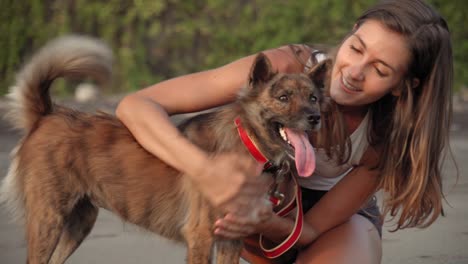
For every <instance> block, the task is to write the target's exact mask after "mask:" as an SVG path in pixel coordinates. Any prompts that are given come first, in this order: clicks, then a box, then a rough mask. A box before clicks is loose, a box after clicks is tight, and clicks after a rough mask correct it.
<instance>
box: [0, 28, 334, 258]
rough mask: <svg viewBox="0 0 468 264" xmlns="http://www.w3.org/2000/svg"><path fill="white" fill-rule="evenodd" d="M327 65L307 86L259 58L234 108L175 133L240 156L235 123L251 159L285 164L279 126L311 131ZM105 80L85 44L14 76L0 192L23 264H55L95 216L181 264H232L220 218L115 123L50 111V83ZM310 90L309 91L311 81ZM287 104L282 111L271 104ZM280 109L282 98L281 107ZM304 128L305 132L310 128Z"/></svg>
mask: <svg viewBox="0 0 468 264" xmlns="http://www.w3.org/2000/svg"><path fill="white" fill-rule="evenodd" d="M329 64H330V63H329V62H328V61H327V62H326V63H322V64H320V65H318V66H317V67H315V68H314V69H313V70H312V71H311V73H310V74H309V76H307V75H304V74H280V73H275V72H274V71H273V70H272V68H271V65H270V62H269V60H268V58H267V57H266V56H265V55H263V54H259V55H258V56H257V57H256V60H255V62H254V65H253V66H252V69H251V73H250V76H249V79H248V80H247V83H248V84H247V85H246V87H245V88H244V89H243V90H242V92H241V93H240V95H239V99H238V100H237V101H236V102H235V103H233V104H231V105H228V106H226V107H224V108H222V109H219V110H217V111H214V112H211V113H207V114H202V115H199V116H196V117H194V118H191V119H189V120H187V121H186V122H184V123H183V124H181V125H180V126H179V128H180V129H181V131H183V133H184V135H185V136H187V137H188V138H189V139H190V140H191V141H192V142H193V143H195V144H196V145H198V146H200V147H201V148H203V149H204V150H205V151H207V152H210V153H213V154H216V153H221V152H234V153H237V154H238V155H244V156H249V155H250V154H249V153H248V151H247V149H246V148H245V146H243V144H242V143H241V141H240V139H239V137H238V135H237V133H238V132H237V130H236V126H235V124H234V122H233V121H234V119H235V118H236V117H237V116H239V117H240V118H241V120H242V122H243V125H244V127H245V129H246V130H247V131H248V133H249V134H250V135H251V137H252V138H253V139H254V140H255V142H256V144H257V145H258V147H259V149H260V150H261V151H262V152H263V153H264V154H265V156H267V157H268V158H269V159H270V160H271V161H272V162H273V163H274V164H276V165H278V164H279V163H280V162H282V161H284V160H291V157H290V153H289V154H288V152H290V151H291V149H290V147H289V146H288V145H287V143H285V142H284V141H283V140H281V137H279V135H278V132H277V128H278V127H277V126H278V124H281V125H283V126H286V127H290V128H293V129H296V130H302V131H306V130H311V129H314V128H317V126H318V122H316V121H317V120H316V119H317V117H318V116H319V114H320V108H319V102H313V101H311V100H309V98H310V97H311V96H316V97H318V98H321V97H322V95H321V91H320V89H318V87H317V86H318V85H319V86H322V85H323V79H324V75H325V73H326V72H327V68H328V67H329ZM110 72H111V52H110V51H109V49H108V48H107V47H106V46H105V45H103V44H101V43H100V42H98V41H96V40H93V39H89V38H86V37H78V36H72V37H64V38H60V39H58V40H55V41H53V42H51V43H49V44H48V45H46V47H44V48H43V49H42V50H41V51H40V52H38V54H36V55H35V56H34V57H33V58H32V59H31V61H30V62H29V63H28V64H27V65H26V66H25V67H24V68H23V69H22V70H21V71H20V73H19V75H18V77H17V82H16V84H15V86H14V87H13V88H12V91H11V97H12V103H13V105H12V106H11V111H10V114H9V117H10V120H11V121H12V123H13V125H14V126H15V127H17V128H19V129H21V130H22V131H23V132H24V137H23V138H22V139H21V141H20V142H19V144H18V145H17V147H16V148H15V150H14V151H13V153H12V163H11V166H10V168H9V172H8V175H7V177H6V178H5V179H4V181H3V183H2V187H1V188H2V189H1V191H2V197H3V200H4V202H6V204H7V205H9V207H10V208H11V209H12V210H13V211H16V215H17V216H19V217H21V218H23V219H24V220H25V226H26V234H27V246H28V263H29V264H37V263H63V262H64V261H65V260H66V259H67V258H68V257H69V256H70V255H71V254H72V253H73V251H74V250H75V249H76V248H77V247H78V246H79V245H80V243H81V242H82V241H83V239H84V238H85V237H86V236H87V235H88V234H89V232H90V231H91V229H92V227H93V225H94V222H95V220H96V217H97V214H98V207H102V208H106V209H108V210H110V211H112V212H114V213H115V214H117V215H118V216H120V217H121V218H122V219H123V220H125V221H128V222H130V223H133V224H136V225H138V226H140V227H143V228H145V229H147V230H149V231H152V232H154V233H157V234H159V235H161V236H163V237H166V238H169V239H171V240H176V241H185V242H186V243H187V247H188V262H189V263H208V262H209V261H210V259H211V253H212V246H213V244H216V249H217V261H218V263H237V262H238V261H239V255H240V251H241V247H242V243H241V241H238V240H225V239H221V238H217V237H215V236H214V235H213V232H212V231H213V230H212V228H213V223H214V221H215V219H216V218H217V217H219V216H220V215H221V212H219V209H216V208H213V206H211V204H210V203H209V202H208V201H207V200H206V199H205V198H204V196H202V194H201V193H200V192H199V191H198V190H197V188H196V186H195V185H194V184H193V183H192V182H191V180H190V178H189V177H186V176H184V175H182V174H181V173H180V172H178V171H176V170H175V169H173V168H172V167H170V166H168V165H166V164H165V163H164V162H162V161H161V160H159V159H158V158H157V157H155V156H153V155H152V154H150V153H149V152H147V151H146V150H145V149H143V148H142V147H141V146H140V145H139V144H138V143H137V142H136V141H135V139H134V137H133V136H132V134H131V133H130V132H129V131H128V130H127V128H126V127H125V126H124V125H123V124H122V123H121V122H120V121H119V120H118V119H117V118H115V117H114V116H111V115H108V114H104V113H99V114H89V113H84V112H80V111H75V110H72V109H69V108H67V107H64V106H59V105H56V104H54V103H53V102H52V100H51V98H50V94H49V88H50V85H51V83H52V82H53V81H54V79H56V78H58V77H70V76H71V77H94V78H96V79H100V80H104V79H106V78H107V77H108V76H109V75H110ZM311 80H313V81H311ZM281 95H287V97H288V100H287V101H284V100H283V101H281V100H279V99H278V98H279V97H280V96H281ZM283 99H284V98H283ZM311 118H312V119H314V120H315V121H314V122H311Z"/></svg>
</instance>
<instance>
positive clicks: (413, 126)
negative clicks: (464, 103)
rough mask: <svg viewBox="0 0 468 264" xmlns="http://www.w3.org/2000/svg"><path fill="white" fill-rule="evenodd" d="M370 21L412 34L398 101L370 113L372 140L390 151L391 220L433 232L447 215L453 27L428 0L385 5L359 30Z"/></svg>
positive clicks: (384, 183) (385, 173)
mask: <svg viewBox="0 0 468 264" xmlns="http://www.w3.org/2000/svg"><path fill="white" fill-rule="evenodd" d="M367 20H377V21H380V22H381V23H383V24H384V25H385V26H387V27H388V28H389V29H391V30H393V31H395V32H398V33H400V34H402V35H403V36H405V37H406V39H407V41H408V48H409V49H410V52H411V54H412V58H411V61H410V64H409V65H408V70H407V75H406V78H405V79H404V80H403V81H402V83H401V85H400V87H399V89H400V90H399V91H398V93H399V95H398V96H393V95H391V94H389V95H387V96H385V97H384V98H382V99H381V100H379V101H378V102H376V103H374V104H372V105H371V107H370V111H369V113H370V117H371V118H370V126H369V134H368V135H369V141H370V143H371V145H374V146H379V147H380V149H382V151H383V152H382V153H381V159H380V164H379V167H378V168H377V169H379V170H380V171H381V178H380V188H382V189H383V190H384V191H385V192H386V194H387V195H386V199H385V203H384V215H386V214H390V216H391V218H392V219H394V218H397V217H398V220H397V222H396V227H395V229H394V230H398V229H402V228H407V227H416V226H417V227H427V226H429V225H430V224H432V223H433V222H434V221H435V220H436V219H437V218H438V217H439V216H440V215H441V214H443V208H442V198H443V193H442V176H441V174H442V173H441V170H442V164H443V160H444V159H445V154H446V153H447V151H448V150H449V148H450V146H449V144H448V137H449V129H450V123H451V116H452V82H453V58H452V45H451V40H450V33H449V29H448V26H447V23H446V21H445V20H444V19H443V18H442V17H441V16H440V15H439V14H438V13H437V12H436V11H435V10H434V9H433V8H432V7H431V6H429V5H428V4H426V3H424V2H423V1H421V0H411V1H407V0H393V1H382V2H380V3H379V4H377V5H375V6H374V7H372V8H371V9H369V10H367V11H366V12H365V13H364V14H363V15H362V16H361V17H360V18H359V19H358V20H357V23H356V26H357V27H356V28H359V26H360V25H361V24H362V23H364V22H365V21H367ZM414 79H418V80H419V85H417V86H414V85H413V80H414Z"/></svg>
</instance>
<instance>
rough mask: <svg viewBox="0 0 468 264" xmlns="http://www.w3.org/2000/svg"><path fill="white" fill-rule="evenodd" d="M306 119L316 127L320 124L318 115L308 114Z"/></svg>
mask: <svg viewBox="0 0 468 264" xmlns="http://www.w3.org/2000/svg"><path fill="white" fill-rule="evenodd" d="M307 119H308V120H309V122H310V123H311V124H313V125H316V124H318V123H319V122H320V114H310V115H309V116H307Z"/></svg>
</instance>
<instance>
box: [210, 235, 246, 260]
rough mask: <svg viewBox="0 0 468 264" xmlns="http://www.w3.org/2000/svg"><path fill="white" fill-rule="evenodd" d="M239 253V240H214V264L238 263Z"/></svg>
mask: <svg viewBox="0 0 468 264" xmlns="http://www.w3.org/2000/svg"><path fill="white" fill-rule="evenodd" d="M241 251H242V241H241V240H226V239H219V240H216V264H234V263H239V261H240V255H241Z"/></svg>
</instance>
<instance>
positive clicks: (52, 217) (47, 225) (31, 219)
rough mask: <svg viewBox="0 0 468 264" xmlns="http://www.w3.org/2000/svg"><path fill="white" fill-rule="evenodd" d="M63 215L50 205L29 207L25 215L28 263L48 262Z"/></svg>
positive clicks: (61, 224)
mask: <svg viewBox="0 0 468 264" xmlns="http://www.w3.org/2000/svg"><path fill="white" fill-rule="evenodd" d="M63 220H64V219H63V216H62V215H61V214H60V212H57V211H56V210H54V209H53V208H51V207H45V208H30V210H28V214H27V216H26V225H27V227H26V228H27V240H28V242H27V243H28V262H27V263H28V264H48V263H49V260H50V257H51V256H52V253H53V252H54V250H55V247H56V246H57V242H58V240H59V237H60V234H61V233H62V229H63Z"/></svg>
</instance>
